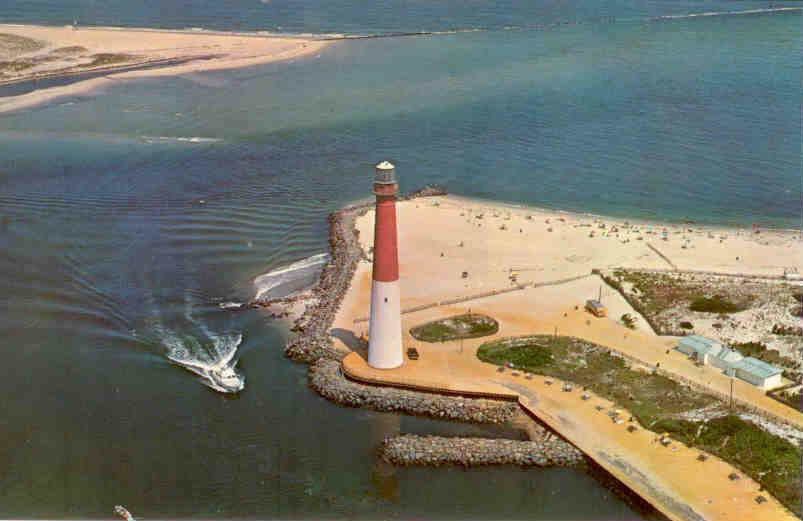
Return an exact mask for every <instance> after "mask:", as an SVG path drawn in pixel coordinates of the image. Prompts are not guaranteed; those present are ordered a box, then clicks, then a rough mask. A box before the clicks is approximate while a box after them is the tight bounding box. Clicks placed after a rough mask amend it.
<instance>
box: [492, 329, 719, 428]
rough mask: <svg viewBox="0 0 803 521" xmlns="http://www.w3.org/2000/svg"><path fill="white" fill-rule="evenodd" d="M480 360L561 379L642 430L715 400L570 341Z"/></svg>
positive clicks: (545, 340)
mask: <svg viewBox="0 0 803 521" xmlns="http://www.w3.org/2000/svg"><path fill="white" fill-rule="evenodd" d="M477 356H478V357H479V358H480V360H482V361H484V362H489V363H492V364H497V365H507V364H508V363H512V364H513V365H514V366H515V367H516V368H519V369H523V370H527V371H531V372H535V373H539V374H543V375H547V376H554V377H555V378H560V379H562V380H567V381H571V382H574V383H576V384H577V385H582V386H584V387H588V388H589V389H591V390H592V391H594V392H595V393H597V394H599V395H600V396H604V397H606V398H608V399H610V400H612V401H614V402H616V403H618V404H620V405H622V406H623V407H626V408H627V409H629V410H630V412H632V413H633V415H634V416H636V418H638V420H639V421H640V422H641V423H642V424H643V425H650V424H651V423H653V422H655V421H657V420H658V419H660V418H663V417H665V416H668V415H672V414H676V413H680V412H684V411H688V410H692V409H698V408H702V407H705V406H708V405H711V404H713V403H715V402H716V400H715V399H714V398H711V397H708V396H704V395H701V394H698V393H694V392H690V391H689V390H688V389H686V388H685V387H683V386H682V385H680V384H678V383H676V382H675V381H673V380H670V379H669V378H666V377H665V376H661V375H659V374H652V373H645V372H641V371H634V370H631V369H630V368H629V367H628V366H627V364H626V363H625V361H624V360H622V359H621V358H618V357H615V356H611V355H610V354H608V351H607V350H606V349H604V348H602V347H600V346H595V345H593V344H590V343H588V342H584V341H582V340H578V339H573V338H568V337H557V338H556V337H552V336H543V335H536V336H528V337H520V338H513V339H509V338H508V339H501V340H495V341H492V342H487V343H485V344H483V345H481V346H480V348H479V349H478V351H477Z"/></svg>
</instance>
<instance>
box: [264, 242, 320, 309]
mask: <svg viewBox="0 0 803 521" xmlns="http://www.w3.org/2000/svg"><path fill="white" fill-rule="evenodd" d="M327 262H329V254H328V253H318V254H316V255H312V256H311V257H307V258H305V259H301V260H298V261H295V262H293V263H291V264H287V265H285V266H282V267H280V268H277V269H275V270H273V271H270V272H268V273H265V274H263V275H260V276H258V277H256V278H255V279H254V286H255V287H256V295H255V296H254V300H260V299H265V298H269V297H270V291H271V290H273V289H275V288H278V287H279V286H282V285H286V284H288V283H290V282H293V281H298V280H301V279H304V278H308V277H311V276H312V275H314V274H315V273H316V272H317V271H318V270H319V269H320V268H321V267H322V266H323V265H325V264H326V263H327Z"/></svg>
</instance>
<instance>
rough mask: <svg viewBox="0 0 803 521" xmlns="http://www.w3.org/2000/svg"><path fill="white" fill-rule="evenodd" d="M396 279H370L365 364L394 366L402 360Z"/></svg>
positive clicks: (379, 366) (399, 310) (382, 366)
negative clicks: (390, 280) (383, 280)
mask: <svg viewBox="0 0 803 521" xmlns="http://www.w3.org/2000/svg"><path fill="white" fill-rule="evenodd" d="M399 300H400V297H399V281H398V280H396V281H393V282H379V281H378V280H375V281H373V285H372V286H371V322H370V324H369V329H368V365H370V366H371V367H373V368H375V369H393V368H394V367H399V366H400V365H402V362H403V361H404V355H403V353H402V337H401V304H400V302H399Z"/></svg>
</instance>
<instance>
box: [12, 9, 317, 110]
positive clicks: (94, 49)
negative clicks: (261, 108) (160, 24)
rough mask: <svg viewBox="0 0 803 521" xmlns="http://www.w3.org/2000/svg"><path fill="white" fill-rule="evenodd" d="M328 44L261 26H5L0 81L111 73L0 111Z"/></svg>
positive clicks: (24, 97) (34, 94) (19, 99)
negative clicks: (228, 29) (233, 29)
mask: <svg viewBox="0 0 803 521" xmlns="http://www.w3.org/2000/svg"><path fill="white" fill-rule="evenodd" d="M325 45H327V42H326V41H322V40H315V39H311V38H300V37H298V38H297V37H291V36H277V35H269V34H262V33H224V32H211V31H200V30H197V31H196V30H180V31H179V30H161V29H127V28H114V27H71V26H62V27H45V26H35V25H0V87H2V85H4V84H10V83H18V82H21V81H26V80H33V79H44V78H52V77H58V76H69V75H76V74H81V73H88V72H106V73H107V74H105V75H100V76H96V77H93V78H91V79H86V80H78V81H76V82H75V83H70V84H68V85H62V86H56V87H51V88H45V89H37V90H34V91H31V92H27V93H24V94H20V95H11V96H5V97H0V113H2V112H8V111H12V110H18V109H22V108H27V107H31V106H34V105H37V104H40V103H43V102H46V101H49V100H52V99H54V98H56V97H61V96H67V95H75V94H79V93H84V92H87V91H89V90H91V89H94V88H97V87H99V86H102V85H104V84H106V83H108V82H110V81H112V80H120V79H128V78H142V77H153V76H166V75H178V74H187V73H192V72H200V71H211V70H222V69H231V68H239V67H248V66H252V65H259V64H264V63H270V62H275V61H281V60H288V59H292V58H295V57H300V56H304V55H310V54H314V53H316V52H318V51H320V50H321V49H322V48H323V47H324V46H325ZM143 67H147V69H144V68H143ZM0 92H1V91H0Z"/></svg>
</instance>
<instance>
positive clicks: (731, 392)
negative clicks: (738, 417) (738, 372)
mask: <svg viewBox="0 0 803 521" xmlns="http://www.w3.org/2000/svg"><path fill="white" fill-rule="evenodd" d="M732 410H733V369H731V411H732Z"/></svg>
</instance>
